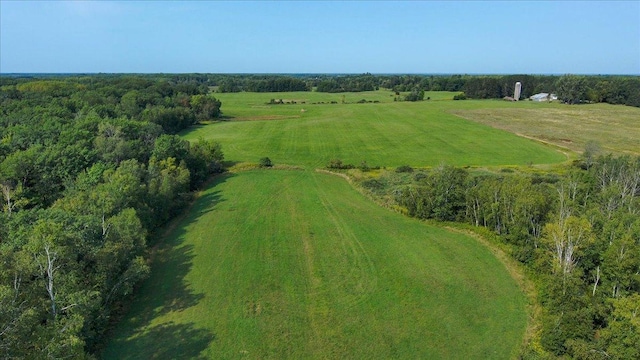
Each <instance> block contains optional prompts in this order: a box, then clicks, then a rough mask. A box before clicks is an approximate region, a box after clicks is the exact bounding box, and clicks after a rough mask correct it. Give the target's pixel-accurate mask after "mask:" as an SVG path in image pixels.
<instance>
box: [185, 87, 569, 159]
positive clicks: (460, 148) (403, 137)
mask: <svg viewBox="0 0 640 360" xmlns="http://www.w3.org/2000/svg"><path fill="white" fill-rule="evenodd" d="M453 95H454V93H442V92H428V93H427V94H426V95H425V96H428V97H431V98H432V100H427V101H422V102H415V103H411V102H394V101H393V98H394V96H395V95H394V93H392V92H390V91H383V90H381V91H373V92H363V93H346V94H322V93H320V94H319V93H315V92H301V93H232V94H216V96H218V97H219V98H220V99H221V101H222V102H223V104H224V105H223V112H224V115H225V116H226V117H227V119H228V120H229V121H221V122H214V123H211V124H207V125H201V126H199V127H194V128H192V129H189V130H187V131H186V132H184V133H183V135H184V137H185V138H186V139H189V140H195V139H197V138H199V137H202V138H205V139H215V140H216V141H219V142H220V143H221V144H222V146H223V149H224V152H225V158H226V159H227V160H230V161H237V162H257V161H258V159H259V158H261V157H264V156H268V157H270V158H271V160H273V161H274V162H275V163H276V164H282V163H285V164H290V165H303V166H307V167H311V168H313V167H323V166H325V165H326V164H327V163H328V162H329V161H330V160H331V159H336V158H338V159H341V160H342V161H343V162H344V163H351V164H354V165H356V166H358V165H360V164H361V163H362V162H363V161H365V162H366V163H367V164H368V165H369V166H391V167H396V166H400V165H411V166H435V165H439V164H442V163H446V164H448V165H456V166H481V165H483V166H497V165H527V164H548V163H557V162H562V161H565V160H566V159H567V158H566V156H565V155H563V154H562V153H560V152H558V151H557V150H556V149H554V148H552V147H549V146H545V145H543V144H541V143H539V142H535V141H532V140H529V139H524V138H522V137H518V136H515V135H513V134H511V133H508V132H506V131H502V130H496V129H494V128H491V127H489V126H486V125H482V124H478V123H475V122H472V121H468V120H464V119H462V118H460V117H458V116H455V115H453V114H450V113H449V112H450V110H451V109H456V108H459V107H462V108H468V107H469V106H470V105H472V107H473V104H469V103H467V102H465V101H451V100H450V99H451V98H452V97H453ZM271 99H278V100H280V99H282V100H283V102H289V104H283V105H268V103H269V102H270V101H271ZM361 99H365V100H367V101H374V102H373V103H357V101H359V100H361ZM343 100H344V102H345V103H344V104H343V103H342V101H343ZM293 101H295V102H296V104H292V103H291V102H293ZM375 101H378V103H375ZM303 102H304V104H303ZM331 102H334V103H333V104H332V103H331ZM478 103H480V104H482V102H475V104H476V105H475V107H478V105H477V104H478ZM485 103H486V102H485ZM489 103H491V104H497V105H498V106H501V107H504V106H511V107H519V104H513V103H508V104H507V103H503V102H489ZM480 106H482V105H480Z"/></svg>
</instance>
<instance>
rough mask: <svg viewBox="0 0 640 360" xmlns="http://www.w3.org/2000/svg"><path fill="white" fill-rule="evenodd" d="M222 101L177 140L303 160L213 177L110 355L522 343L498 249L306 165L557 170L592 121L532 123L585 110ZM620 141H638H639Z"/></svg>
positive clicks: (454, 349) (441, 101)
mask: <svg viewBox="0 0 640 360" xmlns="http://www.w3.org/2000/svg"><path fill="white" fill-rule="evenodd" d="M216 95H217V96H218V97H219V99H220V100H221V101H222V102H223V104H224V107H223V109H224V120H223V121H216V122H211V123H208V124H203V125H200V126H197V127H194V128H191V129H189V130H187V131H185V132H183V133H182V134H181V135H182V136H183V137H184V138H186V139H188V140H195V139H197V138H205V139H214V140H216V141H219V142H220V143H221V144H222V147H223V151H224V153H225V159H226V160H227V161H229V162H231V163H246V162H248V163H256V162H258V159H260V158H262V157H265V156H268V157H270V158H271V160H273V162H274V163H275V164H276V165H292V166H295V167H297V169H298V170H277V169H270V170H267V169H256V170H250V171H234V172H232V173H228V174H226V175H223V176H221V177H219V178H218V179H217V180H215V181H214V183H213V184H212V185H211V186H210V187H209V188H208V189H207V190H205V191H204V192H203V193H202V195H201V196H200V197H199V199H198V200H197V201H196V202H195V203H194V204H193V206H192V207H191V208H190V210H188V211H187V214H186V215H185V216H184V217H183V219H182V220H180V221H179V222H177V223H175V224H174V225H173V227H172V228H171V231H169V232H168V235H167V236H166V237H165V238H164V239H163V240H160V241H159V243H158V244H157V245H156V247H155V248H154V252H153V259H154V262H153V271H152V274H151V277H150V279H148V280H147V281H145V283H144V284H143V286H142V287H141V289H140V291H139V295H138V297H137V298H136V299H135V301H134V303H133V304H132V305H131V310H130V312H129V314H128V315H127V317H126V318H125V319H124V320H123V321H122V322H121V323H120V324H119V325H118V327H117V328H116V329H115V330H114V333H113V337H112V340H111V341H110V342H109V343H108V345H107V347H106V349H105V350H104V352H103V356H104V358H107V359H134V358H177V357H188V358H195V357H204V358H216V359H235V358H252V359H264V358H273V359H283V358H290V359H307V358H310V359H320V358H333V359H342V358H380V359H387V358H429V359H434V358H447V359H450V358H474V359H486V358H495V359H504V358H513V357H516V356H517V355H518V353H519V351H520V349H521V345H522V343H523V336H524V334H525V329H526V328H527V311H526V310H525V304H526V303H527V301H528V300H527V299H526V296H525V295H524V293H523V290H522V289H521V288H520V287H519V286H518V284H517V283H516V281H515V280H514V279H513V278H511V276H510V275H509V272H508V271H507V270H506V268H505V266H504V264H502V263H501V262H500V261H499V260H498V259H496V257H495V256H494V255H493V254H492V253H491V251H490V250H489V249H487V248H486V247H484V245H482V244H480V243H479V242H478V241H477V240H476V239H474V238H472V237H470V236H467V235H462V234H458V233H453V232H451V231H448V230H446V229H443V228H439V227H436V226H433V225H428V224H425V223H423V222H420V221H417V220H414V219H410V218H407V217H404V216H402V215H400V214H397V213H393V212H391V211H389V210H387V209H384V208H382V207H380V206H378V205H376V204H375V203H373V202H372V201H371V200H369V199H367V198H366V197H364V196H363V195H362V194H360V193H359V192H358V191H356V190H355V189H354V188H353V187H352V186H351V185H350V184H349V183H348V182H347V181H345V180H344V179H342V178H340V177H337V176H331V175H327V174H323V173H319V172H316V171H314V169H317V168H322V167H324V166H325V165H326V164H327V163H328V162H329V161H330V160H331V159H336V158H339V159H341V160H342V161H343V162H344V163H351V164H354V165H356V166H358V165H360V164H361V163H362V162H363V161H366V162H367V164H368V165H369V166H386V167H396V166H400V165H405V164H408V165H412V166H417V167H428V166H435V165H439V164H448V165H456V166H489V167H491V166H503V165H516V166H517V165H525V166H529V165H536V164H557V163H560V162H565V161H567V160H568V159H571V158H575V157H577V156H578V155H579V154H578V152H579V151H580V150H581V148H579V146H582V145H583V144H585V143H586V141H588V140H592V139H593V137H594V136H595V135H594V134H595V133H592V132H589V131H584V132H581V133H579V134H578V133H577V132H576V134H575V135H567V134H565V133H564V132H567V131H570V130H567V128H562V127H558V128H552V126H551V125H550V123H548V122H545V121H538V123H537V125H532V126H531V128H528V127H527V126H526V125H525V123H527V122H533V121H534V119H536V118H539V117H540V118H542V119H552V118H553V117H554V116H558V117H559V118H561V119H562V118H563V117H576V118H577V117H580V115H579V112H580V111H582V110H583V109H587V107H586V106H573V107H569V106H564V105H560V104H546V103H543V104H540V103H531V102H519V103H511V102H503V101H492V100H488V101H452V100H450V99H451V98H452V97H453V95H454V93H443V92H440V93H427V94H426V96H428V97H431V99H430V100H426V101H422V102H417V103H408V102H396V101H394V94H393V93H391V92H389V91H375V92H364V93H347V94H319V93H315V92H308V93H307V92H305V93H282V94H274V93H231V94H226V93H225V94H216ZM272 99H273V101H272ZM362 99H364V100H365V101H364V103H358V101H359V100H362ZM280 101H282V102H283V103H284V104H269V103H273V102H280ZM589 106H591V105H589ZM601 108H602V109H604V110H606V111H614V112H616V111H621V113H623V114H627V115H624V116H621V117H620V118H619V120H617V121H622V122H623V123H624V124H627V125H628V126H629V129H627V133H629V134H632V135H631V136H633V134H634V131H637V126H635V127H634V125H633V124H631V123H632V122H633V116H634V115H633V114H634V112H637V111H638V110H637V109H629V108H618V107H616V108H612V107H608V106H607V105H603V106H600V105H598V106H597V107H595V109H596V110H597V109H601ZM629 114H630V115H629ZM598 116H600V117H599V118H598V119H601V118H602V116H603V115H598V112H597V111H596V115H594V116H592V117H591V118H589V119H591V120H588V121H594V120H593V119H594V118H596V117H598ZM625 116H626V117H625ZM583 117H584V116H583ZM466 118H472V119H473V120H474V121H469V120H467V119H466ZM510 119H512V121H511V120H510ZM549 121H550V120H549ZM598 121H601V120H598ZM560 122H563V123H564V122H566V121H560ZM514 124H517V125H514ZM512 125H513V126H512ZM565 125H566V124H565ZM566 126H570V128H572V129H576V130H578V129H579V126H578V125H577V124H572V125H566ZM625 126H626V125H625ZM500 128H504V129H505V130H508V131H505V130H503V129H500ZM524 128H526V129H528V130H527V131H528V132H527V131H524V130H522V129H524ZM545 131H546V132H545ZM514 133H518V134H523V135H525V136H526V137H530V138H537V139H538V140H544V141H545V142H547V143H543V142H541V141H536V140H534V139H530V138H525V137H522V136H517V135H516V134H514ZM533 134H547V135H543V136H536V135H533ZM551 134H555V135H554V136H555V137H553V138H552V136H551ZM607 134H609V133H607ZM607 136H610V135H607ZM554 139H556V140H558V141H555V140H554ZM566 139H572V140H571V142H570V143H569V145H571V144H574V146H567V144H566V143H565V142H566V141H565V140H566ZM612 144H613V145H611V146H613V147H614V148H615V149H616V150H618V151H621V152H624V151H628V152H630V151H631V150H632V149H633V147H630V146H631V145H632V144H633V140H632V139H631V138H629V137H626V138H625V137H622V140H620V142H619V143H615V142H613V143H612ZM606 149H609V148H608V147H607V148H606ZM560 150H562V151H560ZM241 168H242V167H236V168H235V169H236V170H238V169H241ZM247 168H250V167H247Z"/></svg>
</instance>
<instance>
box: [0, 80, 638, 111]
mask: <svg viewBox="0 0 640 360" xmlns="http://www.w3.org/2000/svg"><path fill="white" fill-rule="evenodd" d="M32 76H37V77H44V76H46V77H47V78H49V79H50V80H51V79H52V78H53V79H55V77H56V76H55V75H32ZM73 78H75V79H77V81H78V82H83V81H85V82H86V81H87V79H104V80H106V81H108V82H111V83H113V84H114V85H117V86H118V87H119V88H126V87H127V86H130V85H131V84H136V83H137V84H138V85H139V83H140V82H143V83H144V82H145V81H146V82H154V81H161V83H162V82H164V83H167V84H174V85H175V86H176V87H177V88H176V89H175V91H177V92H181V93H185V94H190V95H193V94H195V93H196V92H197V93H199V94H204V93H207V91H208V89H210V88H213V89H215V91H216V92H221V93H226V92H241V91H249V92H290V91H313V90H314V89H315V91H318V92H328V93H339V92H360V91H373V90H378V89H380V88H384V89H389V90H392V91H395V92H414V93H419V92H420V91H454V92H464V93H465V96H466V98H470V99H501V98H503V97H506V96H513V95H514V88H515V83H516V82H520V83H521V84H522V93H521V99H526V98H528V97H530V96H531V95H534V94H538V93H554V94H557V95H558V98H559V99H560V100H561V101H563V102H566V103H586V102H591V103H595V102H605V103H609V104H623V105H629V106H636V107H640V76H628V75H523V74H521V75H517V74H516V75H373V74H369V73H366V74H358V75H330V74H290V75H285V74H282V75H277V74H262V75H253V74H173V75H172V74H149V75H119V74H113V75H108V74H100V75H92V76H84V77H83V76H76V77H71V79H73ZM65 79H69V77H68V76H67V77H65ZM0 80H1V81H2V82H1V83H0V84H2V85H5V86H3V92H2V95H0V96H16V94H13V93H11V92H15V91H16V89H14V88H10V87H9V88H6V85H16V84H19V83H21V82H23V81H25V79H24V78H18V77H15V76H11V77H7V76H4V77H2V78H0ZM127 84H129V85H127ZM119 85H123V87H121V86H119ZM165 86H166V85H165ZM5 88H6V89H5ZM61 90H62V89H61ZM67 91H68V89H67ZM163 96H166V95H165V94H163Z"/></svg>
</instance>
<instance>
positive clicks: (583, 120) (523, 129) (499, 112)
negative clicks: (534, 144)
mask: <svg viewBox="0 0 640 360" xmlns="http://www.w3.org/2000/svg"><path fill="white" fill-rule="evenodd" d="M451 113H453V114H455V115H458V116H460V117H462V118H465V119H468V120H472V121H475V122H479V123H482V124H485V125H489V126H492V127H495V128H498V129H502V130H507V131H509V132H512V133H515V134H518V135H521V136H524V137H528V138H533V139H536V140H538V141H541V142H545V143H550V144H553V145H556V146H559V147H563V148H566V149H569V150H571V151H574V152H576V153H581V152H582V151H583V150H584V147H585V145H586V143H587V142H589V141H597V142H599V144H600V146H601V147H602V150H603V151H605V152H611V153H615V154H633V155H638V154H640V140H639V139H640V109H638V108H634V107H628V106H616V105H608V104H594V105H572V106H571V105H560V104H540V107H539V108H502V109H497V108H494V109H487V108H485V109H469V110H451Z"/></svg>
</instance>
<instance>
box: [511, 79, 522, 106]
mask: <svg viewBox="0 0 640 360" xmlns="http://www.w3.org/2000/svg"><path fill="white" fill-rule="evenodd" d="M521 91H522V84H521V83H520V81H518V82H517V83H516V90H515V91H514V92H513V98H514V99H516V101H518V100H520V92H521Z"/></svg>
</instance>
